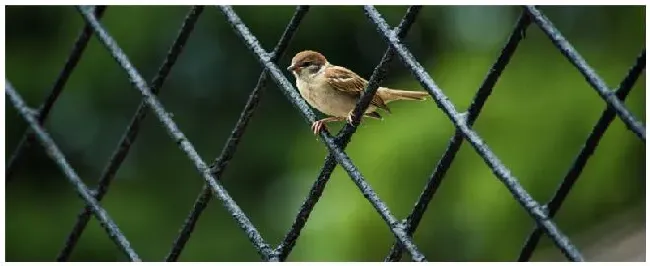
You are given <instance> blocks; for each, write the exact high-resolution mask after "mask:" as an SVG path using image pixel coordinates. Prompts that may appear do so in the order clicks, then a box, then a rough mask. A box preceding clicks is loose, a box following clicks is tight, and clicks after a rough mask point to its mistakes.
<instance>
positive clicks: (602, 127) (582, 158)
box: [518, 49, 645, 261]
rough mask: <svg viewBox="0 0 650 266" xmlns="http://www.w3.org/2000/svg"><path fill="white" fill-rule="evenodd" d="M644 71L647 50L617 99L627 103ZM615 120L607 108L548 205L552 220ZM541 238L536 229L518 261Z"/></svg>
mask: <svg viewBox="0 0 650 266" xmlns="http://www.w3.org/2000/svg"><path fill="white" fill-rule="evenodd" d="M644 69H645V49H643V51H642V52H641V54H640V55H639V56H638V57H637V60H636V63H635V64H634V66H632V68H631V69H630V70H629V71H628V74H627V76H626V77H625V79H623V81H621V84H619V86H618V89H617V90H616V97H618V99H620V100H621V101H625V98H626V97H627V95H628V93H629V92H630V91H631V90H632V87H633V86H634V83H636V81H637V79H638V78H639V76H640V75H641V73H642V72H643V70H644ZM614 118H616V112H615V111H614V109H613V108H612V107H611V106H607V108H606V109H605V110H604V111H603V114H602V115H601V116H600V119H598V122H597V123H596V125H595V126H594V129H593V130H592V131H591V133H590V134H589V137H587V141H585V144H584V145H583V146H582V150H581V151H580V153H579V154H578V156H577V157H576V158H575V160H574V161H573V165H572V166H571V168H570V169H569V171H568V172H567V174H566V176H564V181H562V184H560V186H559V187H558V188H557V191H556V192H555V195H553V198H551V200H550V201H549V202H548V204H546V206H547V210H548V215H549V216H550V217H551V218H552V217H553V216H555V214H556V213H557V211H558V210H559V209H560V206H561V205H562V202H563V201H564V199H565V198H566V196H567V195H568V194H569V191H570V190H571V188H572V187H573V184H575V182H576V181H578V177H579V176H580V174H581V173H582V170H583V169H584V167H585V165H587V160H589V157H591V155H592V154H593V153H594V151H595V150H596V147H597V146H598V142H600V139H601V138H602V137H603V135H604V134H605V131H606V130H607V128H608V127H609V125H610V124H611V122H612V121H613V120H614ZM541 236H542V231H541V230H540V229H539V228H535V229H534V230H533V232H532V233H531V234H530V235H529V236H528V239H527V240H526V243H525V244H524V247H523V248H522V250H521V253H520V254H519V258H518V261H528V260H530V257H531V256H532V255H533V252H534V251H535V247H537V243H539V239H540V237H541Z"/></svg>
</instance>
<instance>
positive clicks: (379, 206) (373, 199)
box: [219, 6, 426, 261]
mask: <svg viewBox="0 0 650 266" xmlns="http://www.w3.org/2000/svg"><path fill="white" fill-rule="evenodd" d="M219 8H220V9H221V11H222V12H223V14H224V15H225V16H226V19H227V20H228V22H229V23H230V24H231V26H233V29H234V31H235V32H236V33H237V34H238V35H239V36H240V37H242V39H243V40H244V41H245V43H246V45H247V46H248V48H249V49H250V50H251V51H252V52H254V54H255V55H256V57H257V59H259V60H260V63H262V64H263V65H264V66H265V67H266V68H267V69H268V70H269V71H270V72H271V74H272V75H273V79H274V80H275V81H276V83H277V84H278V85H279V87H280V89H281V90H282V92H283V93H284V94H285V96H287V97H288V98H289V100H290V101H291V103H292V104H294V105H295V106H296V107H297V108H298V109H300V111H301V113H302V114H303V116H304V118H305V120H307V122H309V123H313V122H314V121H315V118H316V116H315V114H314V112H313V111H312V110H311V109H310V108H309V107H308V106H307V103H306V102H305V101H304V100H303V99H302V98H301V97H300V95H299V94H298V93H297V92H296V90H295V89H293V86H292V85H291V83H289V80H287V78H286V77H285V76H284V75H283V74H282V72H281V71H280V69H279V68H278V66H277V65H276V64H274V63H273V62H271V61H270V60H269V54H268V53H267V52H266V51H264V49H263V48H262V46H261V45H260V44H259V42H258V41H257V39H256V38H255V36H253V35H252V34H251V33H250V31H249V30H248V28H247V27H246V25H244V23H243V22H242V21H241V19H240V18H239V17H238V16H237V14H236V13H235V12H234V10H233V9H232V7H230V6H220V7H219ZM319 134H320V136H321V138H322V139H323V141H324V142H325V145H326V146H327V148H328V149H329V150H330V153H333V154H334V157H335V158H336V160H337V161H338V162H339V164H340V165H341V166H342V167H343V169H345V171H346V172H347V173H348V175H349V176H350V178H351V179H352V180H353V182H354V183H355V184H356V185H357V187H358V188H359V189H360V190H361V192H362V194H363V195H364V197H365V198H366V199H368V201H370V203H371V205H372V206H373V207H374V208H375V210H377V212H378V213H379V214H380V215H381V217H382V218H383V219H384V221H385V222H386V223H387V224H388V226H389V227H390V230H391V232H393V234H394V235H395V237H396V238H398V239H399V241H400V242H401V244H402V245H404V246H405V247H406V249H407V250H408V251H409V252H410V253H411V256H412V257H413V259H414V260H415V261H425V260H426V259H425V257H424V255H423V254H422V253H421V252H420V251H419V250H418V248H417V247H416V246H415V244H414V243H413V240H412V239H411V238H410V237H409V236H408V235H406V232H405V231H404V228H403V227H402V225H401V224H400V222H399V221H397V220H396V219H395V217H394V216H393V215H392V214H391V212H390V210H389V209H388V206H386V204H385V203H384V202H383V201H382V200H381V199H379V196H378V195H377V193H375V191H374V190H373V189H372V188H371V187H370V184H368V182H367V181H366V180H365V178H364V177H363V175H361V173H360V172H359V170H358V169H357V167H356V166H355V165H354V164H353V163H352V161H351V160H350V157H348V156H347V154H345V152H343V150H342V149H341V148H340V147H339V145H338V144H337V143H336V141H335V140H334V139H333V138H332V136H331V135H330V134H329V132H327V131H326V130H324V131H321V132H320V133H319Z"/></svg>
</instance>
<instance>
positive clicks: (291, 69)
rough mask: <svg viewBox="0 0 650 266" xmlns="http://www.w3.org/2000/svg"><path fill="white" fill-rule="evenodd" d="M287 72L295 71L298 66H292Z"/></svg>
mask: <svg viewBox="0 0 650 266" xmlns="http://www.w3.org/2000/svg"><path fill="white" fill-rule="evenodd" d="M287 70H289V71H294V70H296V66H294V65H290V66H289V67H287Z"/></svg>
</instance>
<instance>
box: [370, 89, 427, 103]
mask: <svg viewBox="0 0 650 266" xmlns="http://www.w3.org/2000/svg"><path fill="white" fill-rule="evenodd" d="M377 93H378V94H379V95H380V97H381V98H382V99H383V100H384V102H385V103H389V102H392V101H397V100H411V101H414V100H415V101H424V100H426V99H427V98H429V97H430V95H429V93H427V92H425V91H405V90H394V89H389V88H384V87H381V88H379V90H378V91H377Z"/></svg>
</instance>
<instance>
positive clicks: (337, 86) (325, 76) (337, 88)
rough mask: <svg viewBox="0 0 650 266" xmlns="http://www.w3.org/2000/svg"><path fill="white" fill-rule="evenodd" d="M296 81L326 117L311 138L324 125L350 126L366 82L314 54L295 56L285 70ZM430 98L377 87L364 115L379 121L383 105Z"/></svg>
mask: <svg viewBox="0 0 650 266" xmlns="http://www.w3.org/2000/svg"><path fill="white" fill-rule="evenodd" d="M287 70H288V71H290V72H291V73H292V74H293V75H294V77H295V78H296V87H298V92H300V96H302V98H303V99H305V101H307V103H309V105H311V106H312V107H313V108H316V109H317V110H318V111H320V112H321V113H323V114H326V115H328V116H329V117H326V118H324V119H321V120H317V121H315V122H314V123H312V125H311V130H312V131H313V133H314V134H318V132H320V131H321V130H322V129H323V127H324V125H325V123H328V122H334V121H343V120H347V122H348V123H350V124H352V119H353V114H352V112H353V111H354V107H355V106H356V102H357V100H358V99H359V98H360V97H361V95H362V94H363V93H364V90H365V88H366V86H367V85H368V81H367V80H365V79H364V78H362V77H360V76H359V75H357V74H356V73H354V72H353V71H352V70H349V69H347V68H345V67H342V66H337V65H333V64H331V63H330V62H329V61H327V58H325V56H324V55H323V54H321V53H319V52H317V51H312V50H305V51H302V52H299V53H297V54H296V55H295V56H294V57H293V58H292V59H291V65H289V67H287ZM429 96H430V95H429V94H428V93H427V92H424V91H408V90H396V89H390V88H386V87H379V88H378V89H377V93H376V94H375V95H374V97H373V98H372V100H371V102H370V105H369V106H368V108H367V109H366V110H365V111H364V114H363V116H364V117H371V118H375V119H382V116H381V115H380V114H379V113H378V112H377V109H381V110H385V111H387V112H388V113H389V114H390V113H391V112H390V108H389V107H388V106H387V105H386V104H388V103H389V102H392V101H397V100H420V101H422V100H426V99H427V98H428V97H429Z"/></svg>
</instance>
